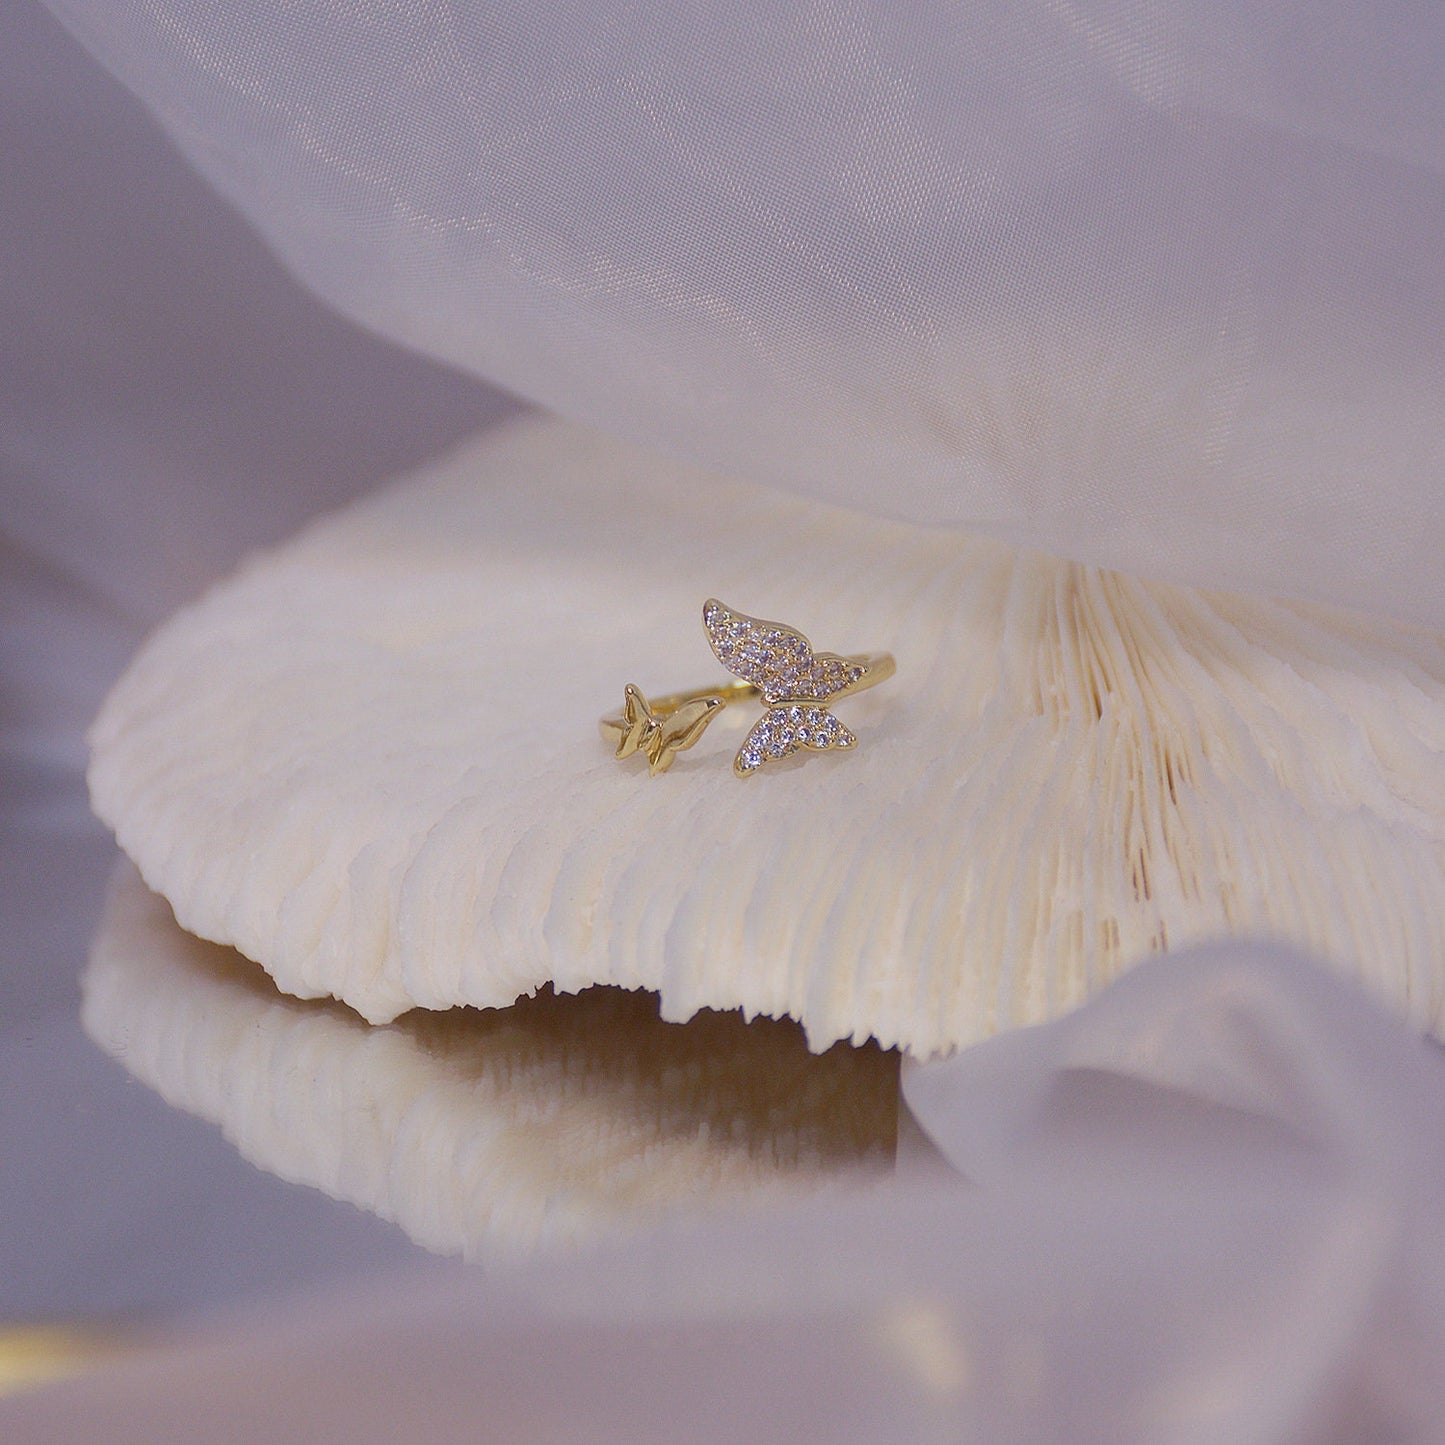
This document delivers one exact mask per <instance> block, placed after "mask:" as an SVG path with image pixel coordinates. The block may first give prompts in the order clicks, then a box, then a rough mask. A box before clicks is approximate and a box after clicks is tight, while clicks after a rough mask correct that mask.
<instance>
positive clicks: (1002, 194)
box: [51, 0, 1445, 625]
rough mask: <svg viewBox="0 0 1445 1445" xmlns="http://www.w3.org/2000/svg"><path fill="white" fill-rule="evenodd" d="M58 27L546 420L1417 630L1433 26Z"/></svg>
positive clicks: (1069, 14) (873, 18) (412, 11)
mask: <svg viewBox="0 0 1445 1445" xmlns="http://www.w3.org/2000/svg"><path fill="white" fill-rule="evenodd" d="M51 8H52V9H53V10H54V11H55V12H56V13H57V14H58V15H60V16H61V17H62V18H63V19H64V20H65V21H66V22H67V23H68V24H69V25H70V26H72V27H73V29H74V30H75V32H76V33H77V34H78V35H80V36H81V37H82V38H83V39H84V40H85V41H86V43H87V44H88V45H89V46H90V47H91V48H92V49H93V50H94V52H95V53H96V54H97V55H98V56H99V57H100V58H101V59H102V60H104V61H105V62H106V63H107V64H108V65H110V66H111V67H113V68H114V69H115V70H116V71H117V73H119V74H120V75H121V76H122V78H123V79H125V80H126V81H127V83H129V84H130V85H131V86H132V87H133V88H135V90H136V91H137V92H138V93H139V94H140V95H141V96H142V98H143V99H145V100H146V101H147V102H148V104H149V105H151V106H152V107H153V108H154V110H155V111H156V113H157V114H158V115H159V117H160V118H161V119H162V121H163V123H164V124H165V125H166V126H167V127H168V128H169V130H170V132H171V134H172V135H173V136H174V138H175V139H176V140H177V142H178V143H179V144H180V145H181V146H182V147H183V148H184V149H185V151H186V152H187V154H188V155H189V156H190V157H191V159H192V160H193V161H195V163H196V164H197V165H198V166H199V167H200V168H201V169H202V171H203V172H204V173H205V174H206V175H207V176H208V177H210V179H211V180H212V181H213V182H215V183H216V184H217V185H218V186H219V187H220V188H221V189H222V191H223V192H225V194H227V195H228V196H229V197H230V198H231V199H232V200H233V201H235V202H236V203H237V204H238V205H239V206H240V207H241V209H242V210H243V211H244V213H245V214H246V215H247V216H248V217H249V219H250V220H251V221H253V222H254V223H255V224H256V225H257V226H258V227H259V228H260V230H261V231H262V232H263V233H264V234H265V235H266V236H267V237H268V238H269V239H270V241H271V243H272V244H273V245H274V246H275V247H276V249H277V250H278V251H279V252H280V254H281V255H282V256H283V257H284V258H285V259H286V260H287V262H288V263H289V264H290V265H291V266H292V267H293V268H294V270H295V271H296V272H297V274H299V275H300V276H301V277H302V278H304V279H305V280H306V281H307V282H308V283H309V284H310V285H312V286H313V287H315V288H316V289H317V290H318V291H320V292H321V293H322V294H323V295H324V296H325V297H326V298H327V299H329V300H330V301H332V302H333V303H335V304H336V305H337V306H339V307H340V308H341V309H342V310H344V311H346V312H348V313H349V314H351V315H352V316H354V317H357V318H360V319H362V320H364V321H365V322H367V323H368V324H369V325H371V326H373V327H375V328H376V329H378V330H380V331H382V332H383V333H385V334H387V335H389V336H391V337H393V338H399V339H401V340H404V341H406V342H408V343H410V344H411V345H413V346H415V347H417V348H419V349H422V350H424V351H427V352H430V353H433V354H435V355H437V356H440V357H444V358H446V359H448V360H451V361H454V362H457V363H460V364H461V365H463V366H465V367H467V368H470V369H471V370H473V371H475V372H477V373H480V374H481V375H483V376H485V377H487V378H489V379H491V380H494V381H497V382H500V383H502V384H504V385H506V386H507V387H510V388H512V389H514V390H515V391H517V392H519V393H521V394H523V395H525V396H526V397H529V398H531V399H534V400H536V401H539V402H542V403H545V404H547V405H549V406H551V407H553V408H555V409H557V410H559V411H561V412H563V413H564V414H566V415H568V416H571V417H573V418H575V419H578V420H582V421H588V422H591V423H594V424H599V425H602V426H604V427H606V428H608V429H610V430H613V431H615V432H619V433H622V434H625V435H627V436H629V437H631V438H632V439H634V440H638V441H642V442H644V443H648V444H651V445H654V446H656V447H660V448H663V449H666V450H669V451H671V452H673V453H675V454H678V455H680V456H684V457H686V458H687V459H689V460H692V461H700V462H703V463H705V464H709V465H712V466H715V467H718V468H721V469H724V470H729V471H733V472H736V473H739V474H742V475H744V476H746V477H748V478H750V479H752V480H757V481H763V482H768V483H773V484H776V485H779V486H783V487H788V488H793V489H797V490H800V491H804V492H807V493H810V494H812V495H814V496H816V497H820V498H823V499H826V500H829V501H834V502H839V503H843V504H847V505H851V506H857V507H862V508H864V509H871V510H875V511H877V512H880V513H887V514H890V515H893V516H896V517H901V518H906V519H909V520H914V521H923V522H927V523H939V524H946V525H952V526H960V527H965V528H969V529H973V530H976V531H981V532H986V533H989V534H991V535H994V536H996V537H1000V538H1003V539H1006V540H1009V541H1013V542H1019V543H1024V544H1027V545H1032V546H1038V547H1041V548H1045V549H1048V550H1052V551H1056V552H1061V553H1064V554H1066V555H1069V556H1072V557H1075V558H1078V559H1080V560H1083V561H1089V562H1096V563H1102V564H1105V565H1109V566H1116V567H1121V568H1124V569H1127V570H1132V571H1136V572H1143V573H1148V574H1153V575H1158V576H1164V577H1167V578H1169V579H1172V580H1176V581H1185V582H1189V583H1193V584H1197V585H1203V586H1209V587H1219V588H1226V589H1241V590H1264V591H1269V592H1281V593H1292V594H1298V595H1305V596H1310V597H1314V598H1319V599H1324V600H1329V601H1335V602H1342V603H1347V604H1353V605H1363V606H1366V607H1370V608H1375V609H1379V610H1384V611H1388V612H1392V613H1395V614H1397V615H1400V616H1404V617H1409V618H1413V619H1415V620H1419V621H1425V622H1428V623H1432V624H1434V625H1441V624H1445V568H1441V567H1440V565H1439V558H1440V556H1441V555H1442V551H1445V505H1442V503H1441V501H1440V496H1439V494H1440V490H1441V489H1440V482H1441V479H1442V475H1445V407H1442V406H1441V404H1440V402H1441V398H1442V396H1445V343H1442V337H1445V267H1442V266H1441V265H1440V259H1439V258H1440V244H1441V243H1440V238H1441V236H1442V235H1445V70H1442V56H1445V11H1442V10H1441V8H1440V7H1439V6H1436V5H1433V4H1430V3H1424V0H1420V3H1414V4H1401V5H1392V6H1389V7H1379V6H1375V5H1372V4H1370V3H1368V0H1332V3H1330V4H1329V5H1327V6H1324V7H1320V6H1305V5H1302V4H1299V3H1265V4H1258V3H1246V0H1226V3H1219V4H1213V5H1207V6H1202V5H1193V6H1189V5H1180V4H1164V3H1157V0H1153V3H1151V0H1111V3H1102V0H1049V3H1043V4H1040V3H1034V0H988V3H985V4H978V5H957V4H952V3H945V0H917V3H910V4H907V5H898V4H890V3H887V0H807V3H787V4H773V3H759V0H753V3H738V4H732V5H717V6H700V5H687V6H679V5H675V4H667V3H659V0H644V3H635V4H628V5H616V4H603V5H598V4H591V3H564V0H533V3H529V4H525V5H522V4H498V3H492V4H485V3H448V0H408V3H401V0H395V3H368V4H356V3H348V0H299V3H298V0H254V3H248V4H245V5H223V4H216V3H213V0H51ZM177 223H178V224H184V218H180V217H178V218H177Z"/></svg>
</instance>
